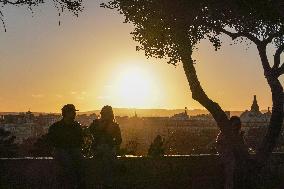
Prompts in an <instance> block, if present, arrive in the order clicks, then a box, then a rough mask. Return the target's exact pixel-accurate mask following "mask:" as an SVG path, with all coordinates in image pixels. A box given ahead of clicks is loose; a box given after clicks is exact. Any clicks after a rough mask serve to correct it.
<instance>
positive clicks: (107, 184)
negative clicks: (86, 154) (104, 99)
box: [89, 106, 122, 188]
mask: <svg viewBox="0 0 284 189" xmlns="http://www.w3.org/2000/svg"><path fill="white" fill-rule="evenodd" d="M100 113H101V117H100V119H97V120H94V122H93V123H92V124H91V125H90V127H89V129H90V132H91V134H92V136H93V150H94V154H95V157H96V158H97V160H98V161H99V162H101V166H102V169H101V176H102V181H103V183H102V184H103V187H104V188H112V187H113V183H112V182H113V176H114V174H113V173H114V168H115V159H116V154H117V151H118V149H119V146H120V144H121V142H122V139H121V132H120V128H119V125H118V123H116V122H115V119H114V113H113V110H112V107H111V106H104V107H103V108H102V110H101V112H100Z"/></svg>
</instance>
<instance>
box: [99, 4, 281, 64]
mask: <svg viewBox="0 0 284 189" xmlns="http://www.w3.org/2000/svg"><path fill="white" fill-rule="evenodd" d="M272 2H273V1H271V0H226V1H223V0H200V1H196V0H179V1H172V0H111V1H109V2H108V3H106V4H101V6H102V7H105V8H110V9H116V10H118V11H119V13H121V14H123V15H124V16H125V22H130V23H133V24H134V26H135V29H134V31H133V32H132V34H133V39H134V40H135V41H138V42H139V43H140V46H139V47H137V49H138V50H144V51H145V55H146V56H147V57H156V58H169V59H170V60H169V63H171V64H177V63H178V62H179V61H180V60H181V57H180V53H179V49H180V48H181V47H183V48H190V49H191V50H193V49H194V47H195V46H196V44H197V43H198V42H199V41H200V40H202V39H205V38H207V39H209V40H210V42H211V43H212V45H213V46H214V47H215V49H216V50H217V49H219V48H220V47H221V42H222V41H221V37H220V36H221V34H222V33H223V34H227V35H229V36H230V37H231V38H232V39H233V40H234V39H237V38H238V39H240V40H241V41H243V40H250V41H252V42H254V43H256V44H257V45H259V44H268V43H270V42H273V44H274V45H275V46H276V47H279V46H281V45H282V44H283V34H284V18H283V17H282V16H281V15H280V14H279V10H278V9H277V6H276V5H275V4H274V3H272ZM272 40H273V41H272Z"/></svg>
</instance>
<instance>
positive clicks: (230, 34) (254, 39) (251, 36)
mask: <svg viewBox="0 0 284 189" xmlns="http://www.w3.org/2000/svg"><path fill="white" fill-rule="evenodd" d="M220 32H222V33H224V34H226V35H228V36H229V37H231V38H232V40H235V39H236V38H238V37H246V38H248V39H249V40H251V41H252V42H254V43H255V44H256V45H259V44H260V43H261V41H260V40H259V39H258V38H257V37H255V36H253V35H251V34H250V33H247V32H237V33H234V32H229V31H227V30H225V29H223V28H221V29H220Z"/></svg>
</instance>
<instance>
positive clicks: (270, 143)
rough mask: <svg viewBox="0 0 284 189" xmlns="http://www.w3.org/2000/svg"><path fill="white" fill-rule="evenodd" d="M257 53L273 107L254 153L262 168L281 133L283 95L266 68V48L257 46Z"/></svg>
mask: <svg viewBox="0 0 284 189" xmlns="http://www.w3.org/2000/svg"><path fill="white" fill-rule="evenodd" d="M258 51H259V55H260V58H261V62H262V65H263V69H264V75H265V77H266V79H267V82H268V85H269V87H270V89H271V93H272V106H273V107H272V115H271V118H270V122H269V125H268V131H267V133H266V136H265V138H264V140H263V141H262V143H261V144H260V146H259V148H258V150H257V153H256V161H257V163H258V165H259V166H260V167H262V166H263V165H264V164H265V162H266V161H267V160H268V158H269V157H270V154H271V153H272V151H273V149H274V147H275V146H276V142H277V139H278V137H279V135H280V133H281V127H282V123H283V103H284V95H283V87H282V85H281V83H280V81H279V79H278V76H277V73H276V72H274V70H273V69H269V68H268V65H269V63H268V59H267V56H266V47H262V46H258Z"/></svg>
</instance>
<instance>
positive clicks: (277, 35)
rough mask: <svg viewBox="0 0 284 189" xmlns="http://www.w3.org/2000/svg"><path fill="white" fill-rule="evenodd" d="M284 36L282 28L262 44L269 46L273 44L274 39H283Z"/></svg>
mask: <svg viewBox="0 0 284 189" xmlns="http://www.w3.org/2000/svg"><path fill="white" fill-rule="evenodd" d="M283 35H284V29H283V28H282V29H280V30H279V31H278V32H276V33H274V34H271V35H270V36H269V37H268V38H266V39H264V40H263V41H262V42H263V43H264V44H266V45H267V44H268V43H271V42H272V40H273V39H274V38H276V37H281V36H283Z"/></svg>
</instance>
